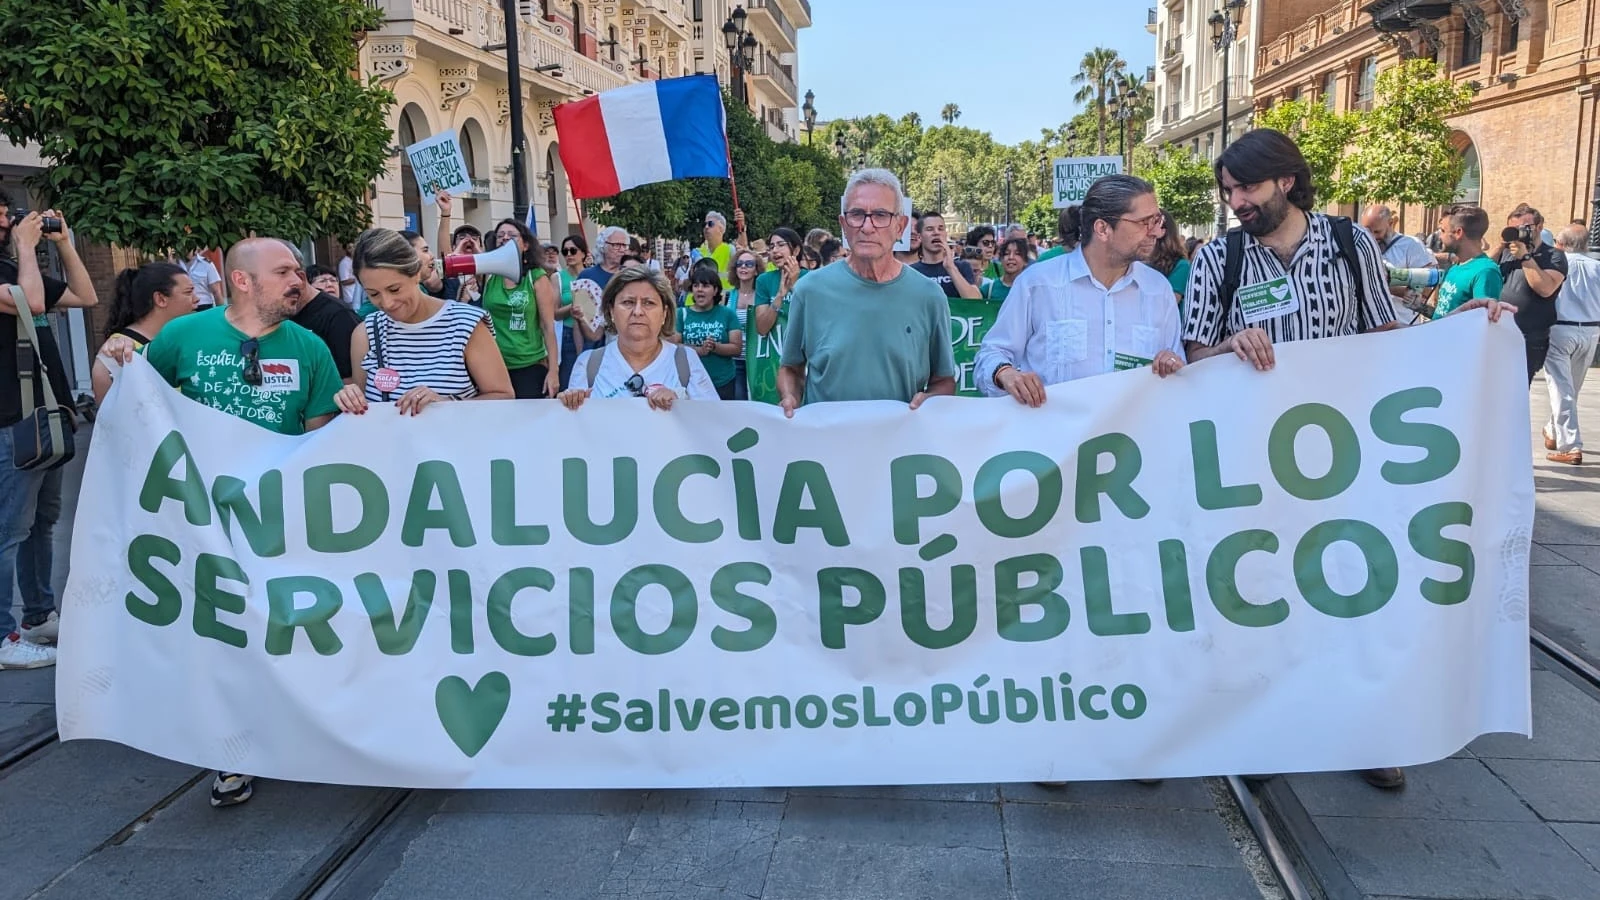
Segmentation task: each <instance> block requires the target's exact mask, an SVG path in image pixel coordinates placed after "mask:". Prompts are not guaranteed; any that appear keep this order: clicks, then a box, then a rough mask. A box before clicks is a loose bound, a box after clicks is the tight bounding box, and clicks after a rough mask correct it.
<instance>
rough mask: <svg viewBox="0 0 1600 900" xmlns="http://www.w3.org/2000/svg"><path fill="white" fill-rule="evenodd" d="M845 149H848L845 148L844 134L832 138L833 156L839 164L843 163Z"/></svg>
mask: <svg viewBox="0 0 1600 900" xmlns="http://www.w3.org/2000/svg"><path fill="white" fill-rule="evenodd" d="M846 149H848V148H846V147H845V143H844V133H843V132H841V133H839V134H836V135H834V136H833V155H834V156H837V157H839V162H841V163H842V162H844V152H845V150H846Z"/></svg>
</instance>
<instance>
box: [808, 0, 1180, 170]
mask: <svg viewBox="0 0 1600 900" xmlns="http://www.w3.org/2000/svg"><path fill="white" fill-rule="evenodd" d="M1154 2H1157V0H1148V2H1147V3H1127V2H1119V0H1099V2H1090V0H811V13H812V15H811V18H812V26H811V27H810V28H807V29H803V30H802V31H801V32H800V73H799V74H800V82H799V87H800V93H801V94H802V95H804V94H805V92H806V90H807V89H808V88H809V89H810V90H812V91H815V92H816V95H817V98H816V105H817V118H818V119H820V120H823V121H827V120H829V119H838V118H849V117H852V116H861V115H870V114H872V113H878V112H882V113H888V114H889V115H891V116H894V117H896V118H898V117H899V116H901V115H902V114H904V113H907V112H917V113H921V115H922V121H923V123H924V124H925V125H926V124H938V123H939V110H940V109H941V108H942V107H943V106H944V105H945V104H946V103H954V104H956V105H957V106H959V107H961V118H960V119H958V120H957V121H956V124H958V125H965V126H968V127H971V128H977V129H980V130H982V131H988V132H990V133H991V134H993V135H994V137H995V139H996V140H998V141H1000V142H1001V143H1005V144H1014V143H1016V142H1018V141H1021V140H1026V139H1037V138H1038V137H1039V129H1040V128H1054V127H1055V126H1057V125H1060V124H1061V123H1062V122H1065V121H1067V120H1068V119H1069V118H1071V117H1072V115H1073V114H1074V113H1075V112H1076V111H1077V107H1076V105H1075V104H1074V103H1073V102H1072V95H1073V93H1074V92H1075V91H1076V88H1074V87H1073V86H1072V84H1071V81H1070V79H1071V77H1072V74H1073V73H1074V72H1076V71H1077V70H1078V62H1079V60H1081V59H1082V58H1083V54H1084V53H1085V52H1086V51H1088V50H1090V49H1092V48H1094V47H1095V46H1106V47H1111V48H1113V49H1115V50H1117V51H1118V52H1120V53H1121V54H1122V56H1123V58H1124V59H1126V60H1128V63H1129V71H1130V72H1138V73H1140V74H1143V72H1144V70H1145V67H1146V66H1149V65H1150V64H1152V63H1153V62H1155V51H1156V47H1155V37H1154V36H1153V35H1151V34H1150V33H1149V32H1147V31H1145V30H1144V23H1145V16H1146V8H1147V6H1148V5H1149V4H1150V3H1154ZM801 139H802V140H804V135H803V134H802V136H801Z"/></svg>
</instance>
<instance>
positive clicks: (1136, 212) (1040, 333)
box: [974, 175, 1184, 407]
mask: <svg viewBox="0 0 1600 900" xmlns="http://www.w3.org/2000/svg"><path fill="white" fill-rule="evenodd" d="M1083 226H1084V242H1083V246H1082V247H1080V248H1079V249H1077V250H1074V251H1072V252H1071V253H1069V254H1067V255H1065V256H1063V257H1061V258H1060V259H1056V260H1047V261H1045V262H1042V263H1034V264H1033V265H1031V266H1029V267H1028V268H1026V269H1024V270H1023V271H1022V274H1020V275H1018V276H1017V280H1016V283H1015V284H1013V285H1012V286H1011V292H1010V294H1008V295H1007V297H1006V302H1005V305H1003V306H1001V307H1000V314H999V316H998V317H997V318H996V319H995V323H994V327H992V328H990V329H989V333H988V334H987V335H985V336H984V339H983V346H982V347H981V348H980V349H979V350H978V357H977V360H976V361H975V362H974V366H975V368H976V371H977V381H978V389H979V390H980V391H982V392H983V393H984V394H985V395H987V396H991V397H998V396H1001V395H1003V394H1009V395H1011V397H1012V398H1013V399H1015V400H1016V401H1017V402H1018V403H1021V404H1023V405H1025V406H1032V407H1038V406H1041V405H1043V404H1044V402H1045V387H1046V386H1047V385H1051V384H1059V383H1061V382H1063V381H1071V380H1074V379H1078V378H1088V377H1090V376H1093V375H1102V374H1105V373H1107V372H1114V371H1119V370H1122V369H1132V368H1139V367H1143V366H1151V367H1153V368H1154V369H1155V372H1156V374H1157V375H1160V376H1162V377H1163V378H1164V377H1166V376H1168V375H1171V374H1172V373H1174V372H1176V371H1178V370H1179V369H1181V368H1183V364H1184V360H1183V323H1182V321H1180V317H1179V313H1178V305H1177V304H1176V303H1173V302H1172V286H1171V284H1170V283H1168V281H1167V279H1166V276H1164V275H1162V274H1161V273H1160V272H1158V271H1156V270H1155V269H1152V268H1150V267H1149V266H1147V265H1145V264H1144V263H1142V262H1140V261H1139V259H1140V257H1143V256H1146V255H1148V254H1149V253H1150V251H1151V249H1152V248H1153V247H1154V246H1155V242H1156V240H1157V239H1159V238H1160V237H1161V236H1162V235H1163V234H1165V233H1166V232H1165V230H1164V228H1163V216H1162V213H1161V207H1160V206H1159V205H1158V204H1157V203H1156V194H1155V188H1154V187H1151V185H1150V183H1149V182H1147V181H1144V180H1143V179H1139V178H1135V177H1133V176H1132V175H1108V176H1106V177H1104V178H1101V179H1100V180H1098V181H1096V182H1095V183H1094V185H1093V186H1091V187H1090V188H1089V192H1088V194H1086V195H1085V196H1084V198H1083ZM1063 337H1064V338H1065V340H1063Z"/></svg>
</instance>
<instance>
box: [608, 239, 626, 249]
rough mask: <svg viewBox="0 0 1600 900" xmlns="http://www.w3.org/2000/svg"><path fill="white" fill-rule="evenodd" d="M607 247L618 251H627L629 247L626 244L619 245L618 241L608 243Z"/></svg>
mask: <svg viewBox="0 0 1600 900" xmlns="http://www.w3.org/2000/svg"><path fill="white" fill-rule="evenodd" d="M606 246H607V247H615V248H617V249H618V250H626V249H628V245H627V243H626V242H624V243H620V244H619V243H617V242H616V241H606Z"/></svg>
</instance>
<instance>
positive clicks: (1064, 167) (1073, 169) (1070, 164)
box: [1052, 156, 1122, 209]
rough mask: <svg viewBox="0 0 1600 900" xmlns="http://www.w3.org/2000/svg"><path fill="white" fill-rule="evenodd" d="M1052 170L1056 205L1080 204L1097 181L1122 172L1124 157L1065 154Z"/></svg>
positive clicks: (1060, 207) (1059, 158)
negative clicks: (1069, 155) (1070, 155)
mask: <svg viewBox="0 0 1600 900" xmlns="http://www.w3.org/2000/svg"><path fill="white" fill-rule="evenodd" d="M1052 171H1053V172H1054V173H1055V176H1054V177H1055V194H1054V203H1053V205H1054V207H1055V208H1056V209H1062V208H1065V207H1068V206H1078V205H1081V204H1082V203H1083V195H1084V194H1087V193H1089V186H1090V185H1092V184H1094V183H1095V181H1097V180H1098V179H1101V178H1104V177H1105V176H1107V175H1120V174H1122V157H1120V156H1073V157H1066V156H1063V157H1058V158H1057V159H1056V161H1055V163H1054V164H1053V167H1052Z"/></svg>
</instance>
